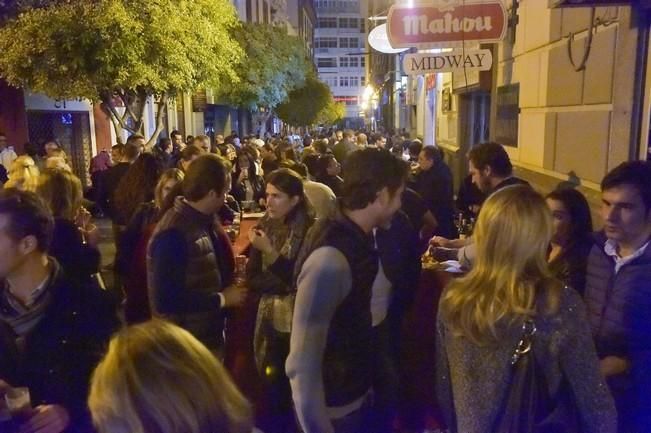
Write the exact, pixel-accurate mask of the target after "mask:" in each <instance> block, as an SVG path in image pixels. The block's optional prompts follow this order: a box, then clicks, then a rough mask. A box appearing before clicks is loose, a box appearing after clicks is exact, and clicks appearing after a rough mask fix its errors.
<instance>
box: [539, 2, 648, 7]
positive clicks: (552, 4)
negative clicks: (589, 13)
mask: <svg viewBox="0 0 651 433" xmlns="http://www.w3.org/2000/svg"><path fill="white" fill-rule="evenodd" d="M636 3H640V4H644V3H647V4H648V3H649V1H648V0H549V7H550V8H569V7H592V6H630V5H634V4H636Z"/></svg>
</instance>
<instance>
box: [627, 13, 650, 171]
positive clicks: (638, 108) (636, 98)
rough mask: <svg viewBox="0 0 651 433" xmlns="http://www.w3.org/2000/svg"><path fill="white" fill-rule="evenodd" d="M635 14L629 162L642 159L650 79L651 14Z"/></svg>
mask: <svg viewBox="0 0 651 433" xmlns="http://www.w3.org/2000/svg"><path fill="white" fill-rule="evenodd" d="M633 13H637V16H638V19H637V22H638V24H637V27H638V34H637V50H636V52H637V53H636V58H635V78H634V80H633V83H634V88H633V105H632V108H631V121H632V125H631V145H630V146H629V149H630V151H629V155H628V159H629V160H634V159H638V158H639V157H640V151H641V148H640V145H641V143H640V141H641V140H642V125H644V124H645V122H644V119H643V118H642V117H643V116H644V96H645V95H644V94H645V90H646V89H645V83H646V81H647V79H648V77H646V68H647V62H648V61H649V59H648V58H647V57H648V53H649V26H650V25H651V22H650V20H649V15H651V12H648V11H647V10H642V9H635V8H634V9H633Z"/></svg>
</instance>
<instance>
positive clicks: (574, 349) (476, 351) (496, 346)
mask: <svg viewBox="0 0 651 433" xmlns="http://www.w3.org/2000/svg"><path fill="white" fill-rule="evenodd" d="M535 323H536V328H537V332H536V334H535V335H534V344H533V353H534V355H535V357H536V360H537V362H538V364H539V365H540V367H541V368H542V369H543V371H544V373H545V377H546V379H547V384H548V386H549V391H550V394H551V395H554V393H555V392H556V391H557V390H558V389H559V387H560V386H561V381H562V379H563V376H565V377H566V378H567V379H568V382H569V388H571V390H572V392H573V394H574V396H575V401H576V407H577V408H578V410H579V412H580V415H581V420H582V424H583V431H584V432H589V433H615V432H616V431H617V415H616V410H615V406H614V403H613V400H612V397H611V395H610V392H609V391H608V387H607V386H606V384H605V382H604V380H603V378H602V376H601V374H600V373H599V364H598V359H597V355H596V352H595V347H594V343H593V340H592V336H591V334H590V327H589V324H588V319H587V315H586V310H585V306H584V304H583V301H582V300H581V298H580V296H579V294H578V293H577V292H576V291H575V290H574V289H570V288H565V289H564V290H563V294H562V296H561V303H560V308H559V310H558V312H556V313H555V314H553V315H547V316H539V317H536V318H535ZM498 330H499V331H498V332H499V336H500V338H499V339H498V341H497V342H495V343H492V344H490V345H486V346H481V347H480V346H477V345H476V344H474V343H472V342H471V341H470V340H468V339H466V338H464V337H455V336H454V335H452V332H450V331H449V330H448V327H447V326H446V324H445V323H444V321H443V320H442V319H441V316H440V315H439V321H438V333H437V340H438V341H437V358H438V359H437V392H438V396H439V402H440V404H441V407H442V409H443V412H444V413H445V415H446V418H447V419H448V420H452V419H454V417H456V428H455V426H451V427H452V428H451V431H452V432H458V433H488V432H489V431H490V429H491V426H492V424H493V422H494V420H495V418H496V417H497V414H498V412H499V411H500V409H501V405H502V398H503V396H504V395H505V393H506V392H507V382H508V378H509V374H510V370H509V369H510V365H509V359H510V357H511V355H512V354H513V350H514V348H515V347H516V345H517V342H518V341H519V338H520V337H521V335H522V326H521V322H520V323H515V324H513V325H507V324H506V323H505V324H502V326H498ZM566 389H567V388H566Z"/></svg>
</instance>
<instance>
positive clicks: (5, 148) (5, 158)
mask: <svg viewBox="0 0 651 433" xmlns="http://www.w3.org/2000/svg"><path fill="white" fill-rule="evenodd" d="M16 158H18V155H16V152H15V151H14V147H13V146H9V143H8V141H7V136H6V135H5V134H4V133H3V132H0V164H2V166H3V167H4V168H5V170H7V172H9V168H10V167H11V163H12V162H14V161H15V160H16Z"/></svg>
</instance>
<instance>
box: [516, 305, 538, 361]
mask: <svg viewBox="0 0 651 433" xmlns="http://www.w3.org/2000/svg"><path fill="white" fill-rule="evenodd" d="M536 330H537V329H536V324H535V323H534V321H533V319H531V318H530V317H527V318H526V319H525V320H524V322H523V323H522V336H521V337H520V341H518V344H517V346H516V347H515V350H514V351H513V355H511V366H512V367H513V366H515V364H517V363H518V361H519V360H520V359H521V358H522V357H523V356H524V355H526V354H527V353H529V352H530V351H531V347H532V344H533V336H534V334H535V333H536Z"/></svg>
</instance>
